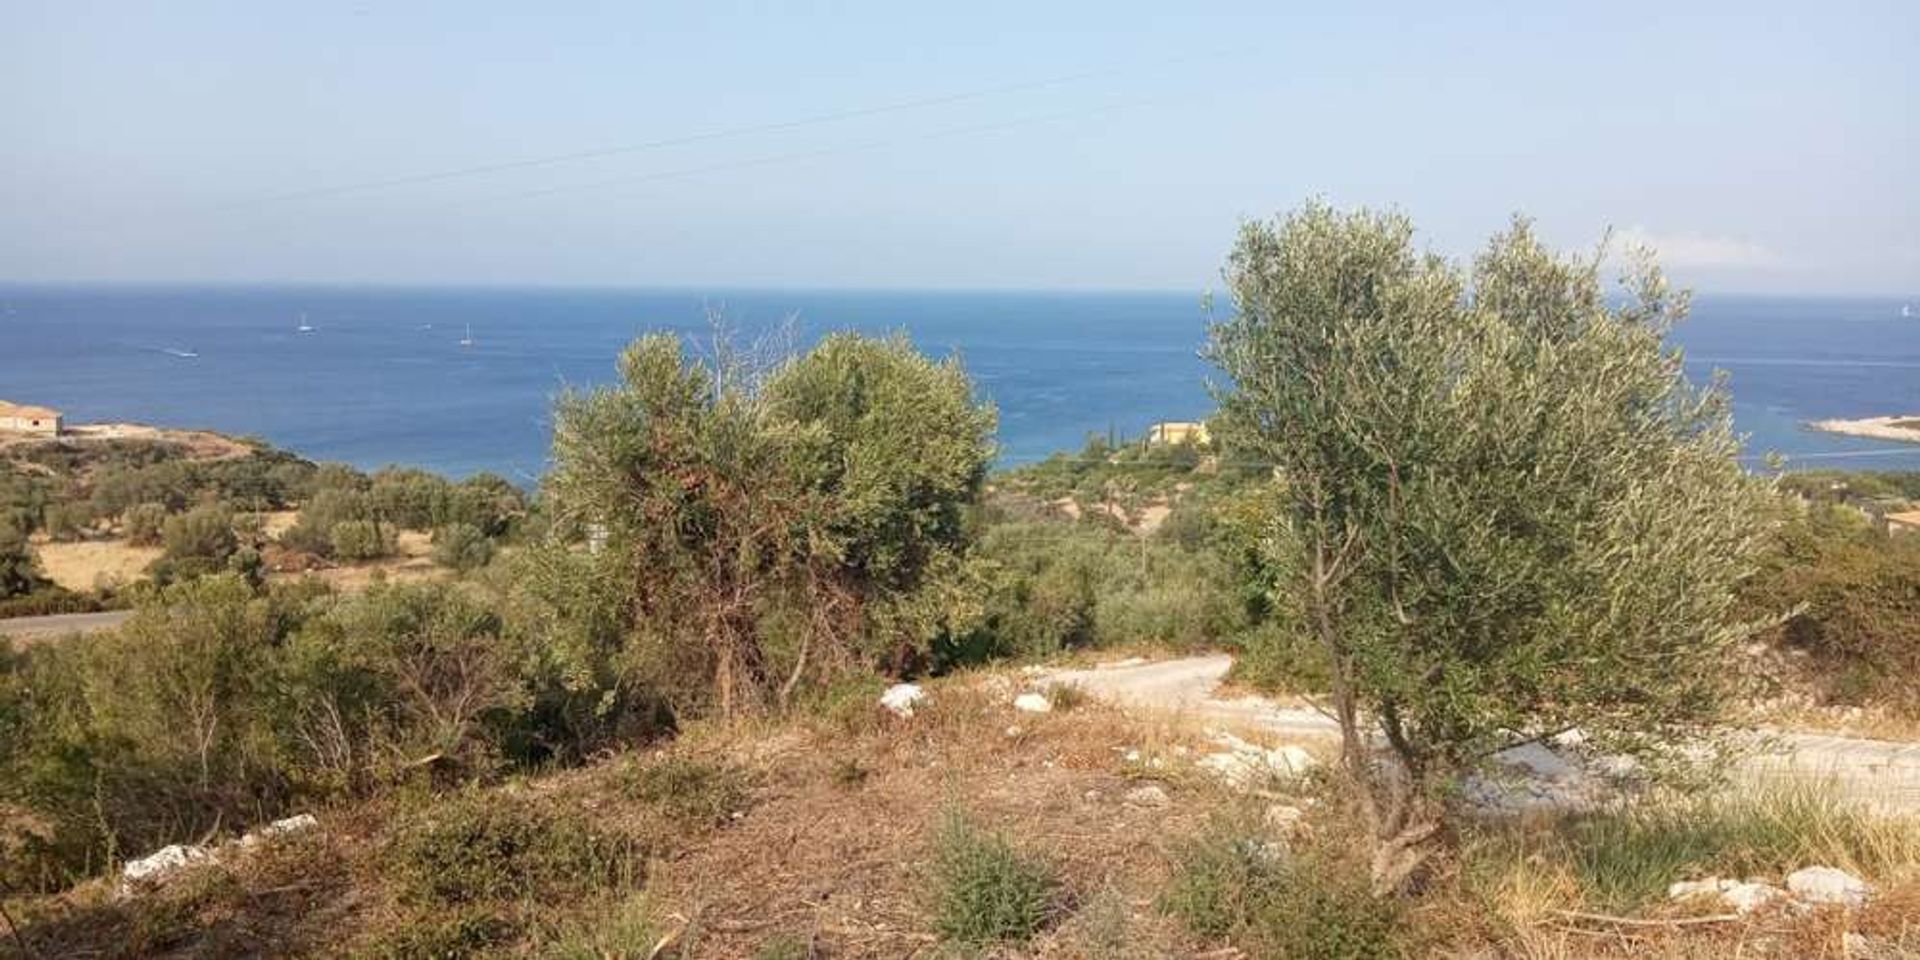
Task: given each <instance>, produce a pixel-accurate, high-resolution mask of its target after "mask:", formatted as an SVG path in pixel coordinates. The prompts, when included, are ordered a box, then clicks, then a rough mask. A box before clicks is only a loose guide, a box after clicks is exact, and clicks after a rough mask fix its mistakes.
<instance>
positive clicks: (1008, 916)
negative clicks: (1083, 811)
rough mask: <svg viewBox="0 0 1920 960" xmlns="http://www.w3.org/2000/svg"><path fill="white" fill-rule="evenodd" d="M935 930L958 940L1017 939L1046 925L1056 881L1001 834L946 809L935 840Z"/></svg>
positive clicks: (1047, 869) (1041, 864) (1049, 871)
mask: <svg viewBox="0 0 1920 960" xmlns="http://www.w3.org/2000/svg"><path fill="white" fill-rule="evenodd" d="M933 887H934V889H933V901H934V928H935V929H936V930H938V931H939V932H940V933H941V935H943V936H945V937H946V938H947V939H949V940H952V941H956V942H959V943H962V944H969V945H985V944H990V943H1001V942H1020V941H1024V940H1027V939H1029V938H1031V937H1032V936H1033V935H1034V934H1035V933H1038V932H1039V931H1040V929H1041V928H1042V927H1044V926H1046V924H1047V921H1048V920H1049V919H1050V917H1051V914H1052V907H1053V901H1054V897H1055V895H1056V893H1057V892H1058V890H1059V881H1058V879H1056V877H1055V875H1054V873H1053V870H1052V869H1051V868H1050V867H1049V866H1048V865H1046V864H1045V863H1044V862H1042V861H1040V860H1038V859H1035V858H1032V857H1029V856H1026V855H1024V854H1022V853H1020V852H1019V851H1018V850H1015V849H1014V847H1013V845H1012V844H1011V843H1008V842H1007V840H1006V838H1005V837H1002V836H1000V835H999V834H996V833H989V832H986V831H983V830H981V829H980V828H979V827H977V826H976V825H974V824H973V822H972V821H970V820H968V819H967V818H966V817H965V816H963V815H961V814H958V813H950V814H948V815H947V816H946V819H945V821H944V822H943V823H942V824H941V826H940V831H939V834H938V835H937V836H936V837H935V839H934V852H933Z"/></svg>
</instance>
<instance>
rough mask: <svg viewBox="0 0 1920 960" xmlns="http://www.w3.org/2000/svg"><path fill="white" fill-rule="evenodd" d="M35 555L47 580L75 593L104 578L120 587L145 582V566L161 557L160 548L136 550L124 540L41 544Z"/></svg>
mask: <svg viewBox="0 0 1920 960" xmlns="http://www.w3.org/2000/svg"><path fill="white" fill-rule="evenodd" d="M34 552H36V553H38V554H39V555H40V567H41V569H42V570H44V571H45V572H46V574H47V579H49V580H52V581H53V582H54V583H57V584H59V585H61V586H63V587H65V588H67V589H68V590H72V591H74V592H76V593H85V592H87V591H89V590H92V589H93V588H95V587H96V586H99V585H100V584H101V583H102V582H103V578H104V580H105V581H107V582H113V583H120V584H127V583H132V582H134V581H135V580H141V579H144V578H145V577H146V575H147V565H148V564H150V563H152V562H153V561H155V560H158V559H159V558H160V548H159V547H136V546H134V545H132V544H130V543H128V542H126V541H125V540H86V541H82V542H79V543H41V544H37V545H35V546H34Z"/></svg>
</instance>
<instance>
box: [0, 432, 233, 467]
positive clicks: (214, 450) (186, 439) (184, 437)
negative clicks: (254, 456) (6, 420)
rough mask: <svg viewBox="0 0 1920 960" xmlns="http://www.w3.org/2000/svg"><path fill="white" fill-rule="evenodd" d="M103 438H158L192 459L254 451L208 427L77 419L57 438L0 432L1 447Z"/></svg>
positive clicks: (227, 457) (223, 457)
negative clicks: (79, 421)
mask: <svg viewBox="0 0 1920 960" xmlns="http://www.w3.org/2000/svg"><path fill="white" fill-rule="evenodd" d="M104 440H157V441H165V442H168V443H177V444H180V445H181V446H184V447H186V448H187V456H188V457H190V458H191V459H194V460H228V459H233V458H237V457H244V456H247V455H249V454H251V453H253V448H252V447H250V446H248V445H246V444H245V443H242V442H240V441H238V440H235V439H233V438H231V437H225V436H221V435H220V434H217V433H213V432H210V431H207V430H173V429H168V428H165V427H150V426H147V425H145V424H140V423H80V424H73V425H70V426H68V427H67V428H66V429H65V430H63V431H61V433H60V438H59V440H58V441H55V440H53V439H52V438H50V437H45V436H41V435H39V434H27V433H0V450H4V449H6V448H7V447H13V446H29V445H32V444H39V443H53V442H60V443H73V442H79V443H86V442H89V441H104Z"/></svg>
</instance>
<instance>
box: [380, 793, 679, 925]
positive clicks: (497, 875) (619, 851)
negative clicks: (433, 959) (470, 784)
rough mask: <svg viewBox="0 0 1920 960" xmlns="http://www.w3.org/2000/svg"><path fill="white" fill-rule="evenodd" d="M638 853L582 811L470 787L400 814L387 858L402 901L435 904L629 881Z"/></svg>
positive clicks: (554, 893) (535, 894) (547, 893)
mask: <svg viewBox="0 0 1920 960" xmlns="http://www.w3.org/2000/svg"><path fill="white" fill-rule="evenodd" d="M638 852H639V851H638V850H637V849H636V848H635V847H634V845H633V844H632V843H631V842H630V841H628V840H626V839H624V838H621V837H618V836H615V835H612V834H608V833H606V832H603V831H601V830H599V829H597V828H595V827H593V826H592V825H591V824H589V823H588V822H587V821H586V819H585V818H584V817H583V816H582V815H580V814H579V813H576V812H572V811H567V810H562V809H557V808H548V807H542V806H539V805H537V803H536V802H535V801H530V800H518V799H512V798H507V797H502V796H500V795H498V794H489V793H483V792H480V791H477V790H469V791H467V792H464V793H462V794H460V795H458V796H455V797H450V798H436V799H434V800H433V801H432V804H431V806H429V807H427V808H426V809H422V810H417V811H414V812H413V813H411V814H410V815H408V816H404V817H402V818H401V819H400V820H399V822H398V823H396V824H395V826H394V827H393V828H392V830H391V831H390V833H389V836H388V840H387V848H386V861H387V866H388V876H390V877H391V878H392V879H393V881H394V883H395V885H396V887H397V889H398V890H399V893H400V897H401V899H402V901H404V902H406V903H409V904H414V905H420V906H438V905H450V904H453V905H457V904H470V903H479V902H483V901H490V900H515V899H519V898H543V899H544V898H551V897H555V896H560V895H570V894H580V893H582V892H587V891H600V890H612V889H620V888H624V887H627V886H631V885H633V884H634V883H635V882H636V881H637V879H638V871H639V870H640V869H641V863H642V861H641V860H640V858H639V856H638Z"/></svg>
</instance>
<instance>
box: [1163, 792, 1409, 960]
mask: <svg viewBox="0 0 1920 960" xmlns="http://www.w3.org/2000/svg"><path fill="white" fill-rule="evenodd" d="M1176 863H1177V867H1176V870H1175V872H1174V876H1173V878H1172V880H1171V881H1170V882H1169V884H1168V886H1167V889H1166V891H1165V892H1164V893H1163V894H1162V895H1161V898H1160V906H1161V909H1162V910H1165V911H1166V912H1167V913H1169V914H1171V915H1172V916H1174V917H1175V918H1177V919H1179V920H1180V921H1181V922H1182V923H1184V924H1185V925H1186V926H1187V927H1188V929H1190V930H1192V931H1193V932H1195V933H1197V934H1200V935H1201V936H1203V937H1207V938H1209V939H1214V940H1228V941H1230V942H1232V943H1233V944H1235V945H1236V946H1238V947H1240V948H1242V949H1244V950H1247V951H1249V952H1251V953H1252V954H1254V955H1256V956H1274V957H1288V958H1299V960H1356V958H1370V960H1371V958H1381V960H1386V958H1394V957H1401V956H1405V955H1406V954H1407V952H1408V949H1409V947H1408V940H1409V933H1408V930H1407V928H1406V924H1405V921H1404V917H1403V915H1402V909H1403V907H1402V904H1401V903H1400V902H1399V901H1397V900H1394V899H1391V898H1378V897H1375V896H1374V895H1373V893H1372V891H1371V889H1370V887H1369V884H1368V880H1367V873H1366V871H1365V869H1364V868H1363V867H1362V866H1361V865H1360V864H1358V863H1356V862H1354V861H1353V860H1352V859H1351V858H1349V857H1347V856H1345V855H1344V851H1342V850H1339V849H1335V848H1327V849H1310V850H1307V851H1304V852H1293V851H1288V850H1286V849H1285V848H1283V847H1280V846H1278V845H1276V844H1275V843H1274V841H1273V840H1271V839H1270V838H1269V837H1268V836H1266V835H1265V834H1264V833H1263V832H1261V831H1259V830H1257V829H1252V828H1250V825H1249V823H1248V822H1247V821H1246V819H1245V818H1242V817H1226V818H1222V819H1219V820H1216V821H1215V822H1214V823H1213V824H1211V825H1210V826H1209V827H1208V828H1207V829H1206V830H1205V831H1203V832H1202V833H1201V834H1200V835H1199V836H1198V837H1196V838H1194V839H1193V840H1192V841H1191V842H1190V843H1189V844H1188V845H1187V846H1186V847H1185V848H1184V849H1182V850H1180V851H1178V853H1177V855H1176Z"/></svg>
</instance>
